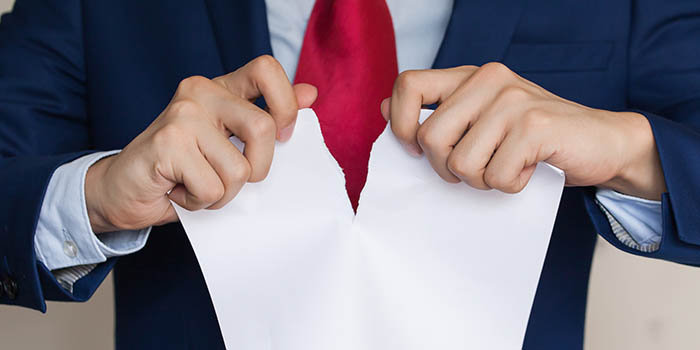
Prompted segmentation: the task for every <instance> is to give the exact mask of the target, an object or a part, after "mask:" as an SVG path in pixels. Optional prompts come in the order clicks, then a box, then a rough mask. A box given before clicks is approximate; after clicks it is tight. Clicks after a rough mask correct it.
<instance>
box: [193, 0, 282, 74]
mask: <svg viewBox="0 0 700 350" xmlns="http://www.w3.org/2000/svg"><path fill="white" fill-rule="evenodd" d="M205 2H206V6H207V10H208V13H209V18H210V20H211V23H212V30H213V32H214V38H215V40H216V44H217V48H218V50H219V55H220V56H221V67H222V72H221V73H228V72H231V71H233V70H236V69H237V68H238V67H240V66H242V65H244V64H246V63H247V62H248V61H250V60H252V59H253V58H255V57H257V56H260V55H264V54H272V48H271V47H270V33H269V29H268V26H267V12H266V9H265V1H264V0H205Z"/></svg>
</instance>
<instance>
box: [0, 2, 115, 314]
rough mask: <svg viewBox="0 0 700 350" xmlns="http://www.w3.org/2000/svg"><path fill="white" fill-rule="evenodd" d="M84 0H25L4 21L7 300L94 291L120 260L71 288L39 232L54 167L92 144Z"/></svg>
mask: <svg viewBox="0 0 700 350" xmlns="http://www.w3.org/2000/svg"><path fill="white" fill-rule="evenodd" d="M81 23H82V19H81V5H80V1H77V0H66V1H52V0H18V1H17V2H16V4H15V7H14V9H13V11H12V13H9V14H6V15H4V16H3V17H2V21H1V22H0V184H2V186H0V197H1V198H2V200H0V281H4V284H6V285H7V284H10V283H11V282H12V284H13V285H14V287H16V290H15V293H12V294H13V296H14V298H9V297H8V295H7V293H3V296H2V297H0V303H3V304H13V305H20V306H25V307H30V308H34V309H38V310H42V311H44V310H45V309H46V304H45V300H63V301H83V300H86V299H88V298H89V297H90V296H91V295H92V293H93V292H94V291H95V289H96V288H97V287H98V286H99V284H100V283H101V282H102V280H103V279H104V278H105V276H106V275H107V274H108V273H109V270H110V269H111V268H112V266H113V265H114V259H112V260H108V261H107V262H106V263H103V264H100V265H98V266H97V267H96V268H95V269H94V270H93V271H92V272H91V273H90V274H88V275H87V276H85V277H84V278H82V279H80V280H79V281H78V282H77V283H76V284H75V285H74V288H73V293H69V292H68V291H66V290H65V289H63V288H61V286H60V285H59V284H58V283H57V282H56V279H55V278H54V276H53V275H52V274H51V273H50V271H49V270H48V269H47V268H46V267H45V266H44V265H43V264H42V263H40V262H38V260H37V259H36V256H35V253H34V243H33V242H34V232H35V229H36V224H37V220H38V216H39V211H40V208H41V204H42V200H43V198H44V192H45V191H46V187H47V185H48V182H49V179H50V178H51V175H52V174H53V171H54V169H56V168H57V167H58V166H60V165H61V164H63V163H66V162H69V161H71V160H73V159H75V158H77V157H80V156H82V155H84V154H86V153H88V152H90V151H89V149H90V138H89V130H88V125H89V120H88V118H87V116H86V104H87V102H86V96H85V75H86V74H85V64H84V60H83V43H82V37H83V33H82V28H81Z"/></svg>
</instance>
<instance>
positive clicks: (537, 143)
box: [484, 109, 556, 193]
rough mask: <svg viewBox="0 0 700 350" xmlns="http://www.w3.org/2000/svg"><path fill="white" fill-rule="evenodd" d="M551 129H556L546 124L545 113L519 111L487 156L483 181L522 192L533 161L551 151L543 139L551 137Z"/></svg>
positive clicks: (505, 190)
mask: <svg viewBox="0 0 700 350" xmlns="http://www.w3.org/2000/svg"><path fill="white" fill-rule="evenodd" d="M552 130H556V128H553V127H552V126H551V125H550V120H549V117H548V115H546V114H545V113H543V112H541V111H539V110H537V109H530V110H529V111H528V112H526V113H524V114H522V113H521V115H519V116H518V119H517V123H515V124H514V126H513V128H511V129H510V130H509V131H508V134H507V135H506V137H505V138H504V140H503V142H502V144H501V145H500V147H499V148H498V150H497V151H496V153H495V154H494V155H493V157H492V158H491V161H490V162H489V164H488V166H487V168H486V171H485V174H484V181H485V182H486V183H488V184H489V185H490V186H491V187H493V188H496V189H498V190H500V191H503V192H506V193H517V192H520V191H522V189H523V188H525V186H526V185H527V183H528V182H529V181H530V177H531V176H532V173H533V172H534V171H535V167H536V166H537V163H538V162H541V161H545V160H547V159H549V158H550V157H551V156H552V155H553V154H554V148H552V147H548V146H547V143H546V140H552V138H553V137H554V136H555V134H553V133H552Z"/></svg>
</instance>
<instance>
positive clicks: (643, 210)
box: [596, 188, 663, 252]
mask: <svg viewBox="0 0 700 350" xmlns="http://www.w3.org/2000/svg"><path fill="white" fill-rule="evenodd" d="M596 202H597V203H598V205H599V206H600V208H601V209H602V210H603V212H604V213H605V215H606V216H607V218H608V221H609V222H610V226H611V228H612V229H613V233H614V234H615V236H616V237H617V239H619V240H620V242H622V243H623V244H625V245H626V246H628V247H630V248H633V249H637V250H640V251H643V252H653V251H656V250H658V249H659V244H660V243H661V237H662V232H663V229H662V227H663V226H662V223H663V222H662V221H663V219H662V218H663V217H662V213H661V202H660V201H654V200H649V199H643V198H639V197H634V196H629V195H626V194H622V193H619V192H616V191H613V190H610V189H602V188H601V189H598V190H597V191H596Z"/></svg>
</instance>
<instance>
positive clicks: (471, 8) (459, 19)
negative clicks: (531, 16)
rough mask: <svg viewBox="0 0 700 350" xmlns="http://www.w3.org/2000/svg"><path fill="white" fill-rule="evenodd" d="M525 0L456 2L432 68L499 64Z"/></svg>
mask: <svg viewBox="0 0 700 350" xmlns="http://www.w3.org/2000/svg"><path fill="white" fill-rule="evenodd" d="M525 2H526V0H515V1H513V0H454V6H453V10H452V16H451V17H450V23H449V24H448V26H447V30H446V31H445V37H444V39H443V41H442V45H441V46H440V49H439V50H438V55H437V57H436V58H435V62H434V64H433V68H447V67H454V66H459V65H465V64H471V65H482V64H484V63H487V62H491V61H500V60H501V59H503V55H504V53H505V50H506V49H507V47H508V45H509V44H510V40H511V37H512V36H513V31H514V30H515V28H516V26H517V24H518V22H519V19H520V16H521V14H522V10H523V7H524V6H525Z"/></svg>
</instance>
